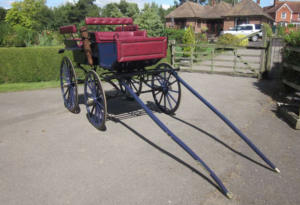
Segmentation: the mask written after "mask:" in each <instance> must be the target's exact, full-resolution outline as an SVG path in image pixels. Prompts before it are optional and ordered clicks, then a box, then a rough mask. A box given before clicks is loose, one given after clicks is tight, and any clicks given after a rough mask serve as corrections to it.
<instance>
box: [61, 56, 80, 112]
mask: <svg viewBox="0 0 300 205" xmlns="http://www.w3.org/2000/svg"><path fill="white" fill-rule="evenodd" d="M60 86H61V92H62V97H63V99H64V104H65V106H66V108H67V109H68V110H69V111H70V112H73V113H77V112H78V110H79V109H78V91H77V80H76V74H75V70H74V67H73V65H72V62H71V60H70V59H69V58H68V57H64V58H63V60H62V62H61V65H60Z"/></svg>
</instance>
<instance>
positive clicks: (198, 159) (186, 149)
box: [121, 79, 231, 198]
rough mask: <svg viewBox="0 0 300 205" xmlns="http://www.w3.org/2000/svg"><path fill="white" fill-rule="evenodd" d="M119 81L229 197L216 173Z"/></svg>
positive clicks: (122, 81) (122, 80)
mask: <svg viewBox="0 0 300 205" xmlns="http://www.w3.org/2000/svg"><path fill="white" fill-rule="evenodd" d="M121 83H122V84H123V86H124V87H125V88H126V89H127V90H128V92H129V93H130V94H131V96H132V97H133V98H134V99H135V100H136V101H137V102H138V103H139V105H140V106H141V107H142V108H143V109H144V110H145V111H146V113H147V114H148V115H149V117H150V118H151V119H152V120H153V121H154V122H155V123H156V124H157V125H158V126H159V127H160V128H161V129H162V130H163V131H164V132H166V134H167V135H168V136H170V137H171V138H172V139H173V140H174V141H175V142H176V143H177V144H178V145H179V146H180V147H182V148H183V149H184V150H185V151H186V152H187V153H188V154H190V155H191V156H192V157H193V158H194V159H195V160H196V161H197V163H199V164H200V165H201V166H202V167H203V168H204V170H205V171H207V173H208V174H210V176H211V177H212V178H213V179H214V180H215V182H216V183H217V184H218V185H219V187H220V188H221V189H222V190H223V192H224V193H225V195H226V196H227V197H228V198H231V195H230V194H229V192H228V190H227V189H226V187H225V186H224V184H223V183H222V182H221V180H220V179H219V178H218V177H217V175H216V174H215V173H214V172H213V171H212V170H211V169H210V168H209V167H208V166H207V165H206V164H205V163H204V161H202V160H201V159H200V157H198V156H197V155H196V154H195V153H194V152H193V151H192V150H191V149H190V148H189V147H188V146H187V145H186V144H185V143H184V142H183V141H181V140H180V139H179V138H178V137H177V136H176V135H175V134H174V133H173V132H171V130H169V129H168V128H167V127H166V126H165V125H164V124H163V123H162V122H161V121H160V120H159V119H158V118H157V117H156V116H155V115H154V114H153V113H152V112H151V110H150V109H149V108H148V107H147V106H146V105H145V104H144V103H143V101H142V100H141V99H140V98H139V97H138V96H137V95H136V94H135V93H134V91H133V90H132V89H131V88H130V87H129V86H128V85H127V84H126V83H125V81H124V79H121Z"/></svg>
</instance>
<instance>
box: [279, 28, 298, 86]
mask: <svg viewBox="0 0 300 205" xmlns="http://www.w3.org/2000/svg"><path fill="white" fill-rule="evenodd" d="M284 42H285V44H286V46H292V47H298V48H299V47H300V31H291V33H290V34H286V35H285V36H284ZM284 62H285V63H288V64H291V65H296V66H300V53H299V52H295V51H291V50H288V49H285V50H284ZM282 77H283V78H284V79H286V80H288V81H290V82H293V83H295V84H297V85H300V72H299V71H296V70H293V69H291V68H284V69H283V70H282Z"/></svg>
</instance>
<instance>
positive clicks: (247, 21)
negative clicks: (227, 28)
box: [235, 18, 249, 26]
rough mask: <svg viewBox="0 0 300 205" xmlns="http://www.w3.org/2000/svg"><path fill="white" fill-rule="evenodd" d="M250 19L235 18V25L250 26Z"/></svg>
mask: <svg viewBox="0 0 300 205" xmlns="http://www.w3.org/2000/svg"><path fill="white" fill-rule="evenodd" d="M248 23H249V18H235V25H236V26H238V25H241V24H248Z"/></svg>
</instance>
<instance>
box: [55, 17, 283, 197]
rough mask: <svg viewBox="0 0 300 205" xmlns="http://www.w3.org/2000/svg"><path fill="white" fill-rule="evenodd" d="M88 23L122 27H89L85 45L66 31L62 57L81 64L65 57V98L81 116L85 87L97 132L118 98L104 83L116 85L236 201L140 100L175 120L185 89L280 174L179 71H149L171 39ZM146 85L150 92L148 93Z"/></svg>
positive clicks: (71, 29) (128, 23) (126, 25)
mask: <svg viewBox="0 0 300 205" xmlns="http://www.w3.org/2000/svg"><path fill="white" fill-rule="evenodd" d="M85 22H86V25H97V26H99V25H120V26H118V27H116V28H115V31H114V32H99V31H88V27H87V26H84V27H81V28H80V32H81V36H82V38H80V39H75V38H74V37H73V34H74V33H77V29H76V27H75V26H74V25H72V26H64V27H60V33H61V34H64V35H65V34H71V35H72V38H69V39H65V41H64V43H65V49H61V50H60V51H59V53H63V52H64V51H65V50H71V51H72V52H73V56H74V61H75V63H76V66H75V67H73V63H72V62H71V61H70V59H69V58H67V57H64V58H63V60H62V63H61V66H60V80H61V90H62V96H63V100H64V104H65V106H66V108H67V109H68V110H69V111H70V112H73V113H78V112H80V111H79V110H80V109H79V106H78V89H77V84H80V83H81V84H84V99H85V105H86V110H87V116H88V118H89V120H90V122H91V124H92V125H93V126H94V127H96V128H97V129H99V130H105V122H106V117H107V103H106V100H107V99H109V97H113V96H111V95H108V93H105V91H104V89H103V87H102V83H101V80H102V81H106V82H108V83H110V84H111V85H112V86H113V87H114V88H115V89H116V90H117V91H118V92H117V94H116V95H118V94H119V93H122V94H123V95H125V96H126V97H127V98H128V99H134V100H136V101H137V102H138V104H139V105H140V106H141V107H142V108H143V109H144V110H145V111H146V113H147V114H148V115H149V116H150V117H151V118H152V120H154V121H155V122H156V124H157V125H158V126H159V127H160V128H161V129H162V130H164V132H166V134H167V135H168V136H170V137H171V138H172V139H173V140H174V141H175V142H176V143H178V145H180V146H181V147H182V148H183V149H184V150H185V151H187V152H188V153H189V154H190V155H191V156H192V157H193V158H194V159H195V160H196V161H197V162H198V163H199V164H200V165H201V166H202V167H203V168H204V170H205V171H207V172H208V174H210V175H211V177H212V178H213V179H214V180H215V181H216V183H217V184H218V185H219V186H220V188H221V189H222V190H223V191H224V194H225V195H226V196H227V197H228V198H231V195H230V194H229V192H228V190H227V189H226V187H225V186H224V185H223V183H222V182H221V181H220V179H219V178H218V177H217V176H216V175H215V174H214V172H213V171H212V170H211V169H210V168H209V167H208V166H207V165H206V164H205V163H204V162H203V161H202V160H201V159H200V158H199V157H198V156H197V155H196V154H195V153H194V152H193V151H192V150H191V149H190V148H189V147H188V146H187V145H186V144H185V143H184V142H182V141H181V140H180V139H179V138H178V137H177V136H176V135H174V134H173V132H171V130H169V129H168V128H167V127H166V126H165V125H164V124H163V123H162V122H161V121H160V120H159V119H158V118H157V117H156V116H155V115H154V114H153V113H152V112H151V110H150V109H149V108H148V107H147V106H146V105H145V104H144V103H143V102H142V100H141V99H140V98H139V95H140V94H142V93H147V92H151V93H152V95H153V98H154V101H155V103H156V105H157V107H158V108H159V109H160V110H161V111H162V112H164V113H166V114H172V113H174V112H175V111H176V110H177V109H178V107H179V104H180V100H181V88H180V86H181V84H182V85H184V86H185V87H186V88H187V89H188V90H189V91H191V92H192V93H193V94H194V95H195V96H196V97H197V98H198V99H200V100H201V101H202V102H203V103H204V104H205V105H206V106H208V107H209V108H210V109H211V110H212V111H213V112H214V113H215V114H217V115H218V116H219V117H220V118H221V119H222V120H223V121H224V122H225V123H226V124H227V125H228V126H229V127H230V128H231V129H233V130H234V131H235V132H236V133H237V134H238V135H239V136H240V137H241V138H242V139H243V140H244V141H245V142H246V143H247V144H248V145H249V146H250V147H251V148H252V149H253V150H254V151H255V152H256V153H257V154H258V155H259V156H260V157H261V158H262V159H263V160H264V161H265V162H266V163H267V164H269V165H270V166H271V167H272V168H273V169H274V171H275V172H279V170H278V169H277V168H276V166H275V165H274V164H273V163H272V162H271V161H270V160H269V159H268V158H267V157H266V156H265V155H264V154H263V153H262V152H261V151H260V150H259V149H258V148H257V147H256V146H255V145H254V144H253V143H252V142H251V141H250V140H249V139H248V138H247V137H246V136H245V135H244V134H243V133H242V132H240V131H239V130H238V129H237V128H236V127H235V126H234V125H233V124H232V123H231V122H230V121H229V120H228V119H227V118H226V117H225V116H223V115H222V114H221V113H220V112H219V111H218V110H217V109H216V108H214V107H213V106H212V105H211V104H210V103H209V102H207V101H206V100H205V99H204V98H203V97H202V96H201V95H200V94H199V93H197V92H196V91H195V90H194V89H193V88H191V87H190V86H189V85H188V84H187V83H186V82H185V81H184V80H183V79H182V78H180V77H179V76H178V74H177V71H178V70H179V69H174V68H173V67H172V66H171V65H169V64H167V63H161V64H159V65H158V66H157V67H156V68H155V69H146V67H148V66H152V65H155V64H157V63H158V62H159V61H160V60H161V59H162V58H166V57H167V48H168V41H167V38H166V37H147V31H143V30H139V27H138V25H133V20H132V18H86V19H85ZM81 65H90V66H91V68H92V69H91V70H90V71H87V70H86V69H85V68H84V67H82V66H81ZM98 66H99V67H101V68H103V69H105V70H107V72H105V73H102V74H101V75H100V76H98V74H97V73H96V71H97V67H98ZM75 68H76V69H81V70H83V71H84V73H85V74H86V77H85V79H78V78H77V77H76V73H75ZM115 82H118V83H117V84H116V83H115ZM142 85H146V86H147V87H148V88H150V89H149V90H145V89H143V90H142Z"/></svg>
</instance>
